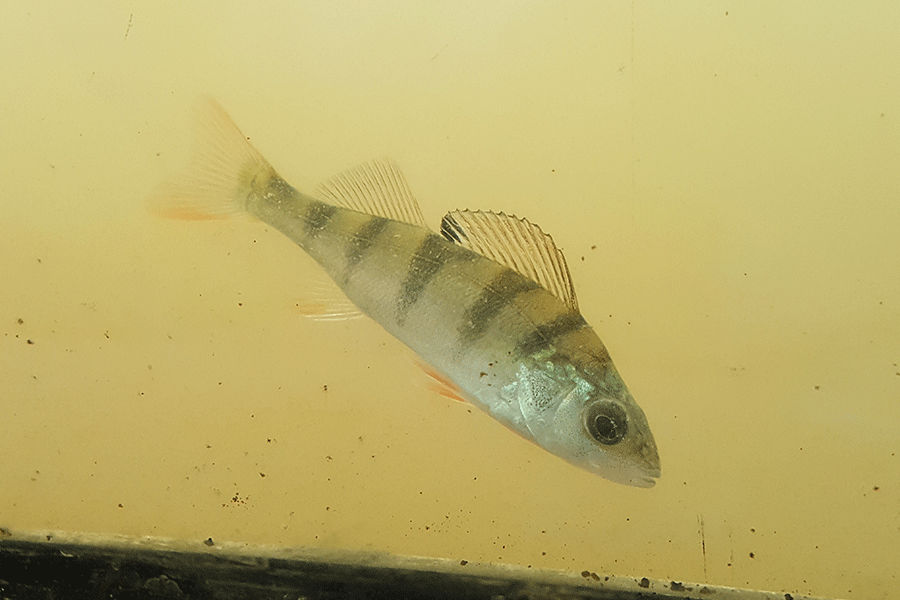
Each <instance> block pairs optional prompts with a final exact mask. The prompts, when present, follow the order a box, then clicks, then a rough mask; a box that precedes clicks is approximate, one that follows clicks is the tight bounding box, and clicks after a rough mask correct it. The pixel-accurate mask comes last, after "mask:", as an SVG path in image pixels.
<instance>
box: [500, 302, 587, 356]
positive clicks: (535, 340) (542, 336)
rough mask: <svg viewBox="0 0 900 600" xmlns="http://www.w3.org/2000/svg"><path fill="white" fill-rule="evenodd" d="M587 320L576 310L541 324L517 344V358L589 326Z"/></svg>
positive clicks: (539, 349)
mask: <svg viewBox="0 0 900 600" xmlns="http://www.w3.org/2000/svg"><path fill="white" fill-rule="evenodd" d="M587 326H588V324H587V321H585V320H584V317H582V316H581V315H580V314H578V313H576V312H568V313H566V314H564V315H560V316H558V317H556V318H555V319H553V320H552V321H550V322H549V323H545V324H544V325H539V326H538V327H536V328H535V329H534V330H533V331H531V333H529V334H527V335H526V336H524V337H523V338H522V339H520V340H519V342H518V343H517V344H516V349H515V355H516V359H520V358H524V357H526V356H530V355H532V354H535V353H536V352H539V351H541V350H544V349H545V348H547V347H548V346H549V345H550V344H552V343H553V342H554V340H557V339H559V338H561V337H563V336H564V335H566V334H569V333H572V332H573V331H578V330H579V329H582V328H584V327H587Z"/></svg>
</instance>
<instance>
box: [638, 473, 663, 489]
mask: <svg viewBox="0 0 900 600" xmlns="http://www.w3.org/2000/svg"><path fill="white" fill-rule="evenodd" d="M659 475H660V473H659V471H657V472H656V474H655V475H644V476H643V477H639V478H635V479H633V480H632V482H633V483H632V485H634V487H642V488H651V487H653V486H654V485H656V480H657V479H658V478H659Z"/></svg>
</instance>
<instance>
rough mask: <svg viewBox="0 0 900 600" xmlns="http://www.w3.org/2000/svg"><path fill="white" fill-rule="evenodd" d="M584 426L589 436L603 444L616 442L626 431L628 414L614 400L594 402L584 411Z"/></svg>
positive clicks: (608, 444) (619, 440)
mask: <svg viewBox="0 0 900 600" xmlns="http://www.w3.org/2000/svg"><path fill="white" fill-rule="evenodd" d="M584 426H585V427H586V428H587V430H588V433H590V434H591V437H592V438H594V439H595V440H597V441H598V442H600V443H601V444H603V445H604V446H612V445H614V444H618V443H619V442H621V441H622V438H624V437H625V433H626V432H627V431H628V415H626V414H625V409H623V408H622V407H621V406H619V405H618V404H616V403H615V402H609V401H602V402H595V403H594V404H592V405H590V406H589V407H587V409H585V411H584Z"/></svg>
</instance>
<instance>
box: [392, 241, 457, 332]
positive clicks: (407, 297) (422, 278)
mask: <svg viewBox="0 0 900 600" xmlns="http://www.w3.org/2000/svg"><path fill="white" fill-rule="evenodd" d="M456 252H458V251H456ZM456 252H454V248H453V247H452V246H450V244H449V242H446V241H444V239H443V238H441V237H440V236H437V235H435V234H433V233H430V234H428V236H426V237H425V239H424V240H422V243H421V244H420V245H419V247H418V249H417V250H416V252H415V253H414V254H413V257H412V260H411V261H410V263H409V267H408V268H407V271H406V278H404V280H403V284H402V285H401V286H400V298H399V299H398V301H397V323H398V324H400V325H402V324H403V322H404V321H405V320H406V313H407V312H408V311H409V309H410V308H411V307H412V305H413V304H415V303H416V302H417V301H418V300H419V297H420V296H421V295H422V292H423V291H424V290H425V287H426V286H427V285H428V282H430V281H431V280H432V279H433V278H434V276H435V275H437V274H438V272H439V271H440V270H441V268H443V266H444V265H445V264H447V262H448V261H449V260H450V259H452V258H453V257H454V255H455V254H456Z"/></svg>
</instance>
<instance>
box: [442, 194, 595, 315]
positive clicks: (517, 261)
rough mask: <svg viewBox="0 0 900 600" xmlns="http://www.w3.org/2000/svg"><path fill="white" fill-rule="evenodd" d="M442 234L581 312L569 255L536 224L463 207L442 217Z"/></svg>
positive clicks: (500, 214)
mask: <svg viewBox="0 0 900 600" xmlns="http://www.w3.org/2000/svg"><path fill="white" fill-rule="evenodd" d="M441 234H442V235H443V236H444V237H445V238H447V239H448V240H450V241H451V242H455V243H457V244H459V245H460V246H463V247H465V248H468V249H469V250H472V251H474V252H478V253H479V254H481V255H483V256H486V257H487V258H490V259H491V260H494V261H497V262H498V263H500V264H502V265H506V266H507V267H509V268H510V269H514V270H516V271H518V272H519V273H521V274H522V275H524V276H525V277H528V278H530V279H532V280H534V281H535V282H537V283H539V284H540V285H541V286H542V287H543V288H544V289H546V290H547V291H548V292H550V293H551V294H553V295H554V296H556V297H557V298H559V299H560V300H562V301H563V302H565V303H566V304H567V305H568V306H569V308H571V309H572V310H574V311H576V312H577V311H578V301H577V300H576V299H575V287H574V286H573V285H572V277H571V275H569V267H568V266H567V265H566V257H565V256H563V253H562V250H560V249H559V248H557V247H556V244H554V243H553V238H551V237H550V236H549V235H547V234H546V233H544V232H543V231H541V228H540V227H538V226H537V225H535V224H533V223H529V222H528V221H527V220H526V219H519V218H518V217H515V216H513V215H506V214H504V213H493V212H481V211H469V210H462V211H454V212H450V213H447V214H446V215H445V216H444V218H443V219H441Z"/></svg>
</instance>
